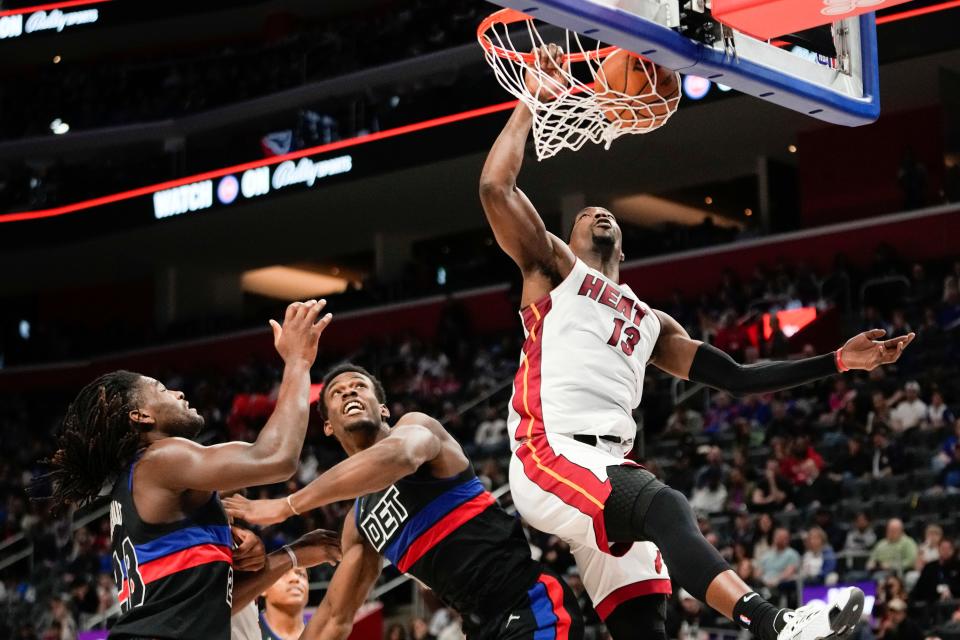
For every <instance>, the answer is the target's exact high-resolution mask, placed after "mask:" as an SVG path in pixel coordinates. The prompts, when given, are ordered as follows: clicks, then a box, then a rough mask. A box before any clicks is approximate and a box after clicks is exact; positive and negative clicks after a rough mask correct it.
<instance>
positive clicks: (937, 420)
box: [924, 389, 956, 429]
mask: <svg viewBox="0 0 960 640" xmlns="http://www.w3.org/2000/svg"><path fill="white" fill-rule="evenodd" d="M955 419H956V418H955V417H954V415H953V411H951V410H950V407H948V406H947V404H946V403H945V402H944V401H943V393H942V392H941V391H940V390H939V389H934V390H933V393H931V394H930V404H929V405H928V406H927V415H926V416H925V417H924V427H925V428H928V429H942V428H943V427H946V426H950V425H952V424H953V422H954V420H955Z"/></svg>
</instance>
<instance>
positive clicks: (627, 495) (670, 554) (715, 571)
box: [603, 466, 730, 602]
mask: <svg viewBox="0 0 960 640" xmlns="http://www.w3.org/2000/svg"><path fill="white" fill-rule="evenodd" d="M607 477H609V478H610V483H611V492H610V495H609V497H608V498H607V502H606V506H605V507H604V510H603V518H604V524H605V525H606V528H607V539H608V540H610V541H612V542H627V541H640V542H643V541H648V542H652V543H654V544H655V545H657V547H658V548H659V549H660V552H661V553H662V554H663V560H664V562H665V563H666V565H667V568H668V569H669V570H670V575H671V577H672V578H673V579H674V581H675V582H677V583H678V584H679V585H680V586H681V587H683V588H684V589H686V590H687V591H689V592H690V593H691V594H692V595H693V597H695V598H697V599H698V600H701V601H703V602H706V597H707V588H708V587H709V586H710V583H711V582H713V580H714V578H716V577H717V576H718V575H720V574H721V573H723V572H724V571H726V570H728V569H729V568H730V566H729V565H728V564H727V562H726V561H725V560H724V559H723V557H722V556H721V555H720V552H719V551H717V550H716V549H715V548H714V547H713V546H712V545H711V544H710V543H709V542H707V541H706V539H705V538H704V537H703V535H702V534H701V533H700V527H699V526H697V519H696V517H695V516H694V514H693V509H692V508H691V507H690V503H689V502H688V501H687V498H686V496H684V495H683V494H682V493H680V492H679V491H676V490H675V489H671V488H670V487H668V486H666V485H665V484H663V483H662V482H660V481H659V480H657V479H656V478H655V477H654V476H653V474H652V473H650V472H649V471H647V470H646V469H641V468H637V467H627V466H621V467H608V468H607Z"/></svg>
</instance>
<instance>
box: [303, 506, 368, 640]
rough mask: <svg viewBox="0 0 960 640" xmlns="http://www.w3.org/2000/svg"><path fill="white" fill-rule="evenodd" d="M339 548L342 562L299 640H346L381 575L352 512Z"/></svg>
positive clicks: (347, 520)
mask: <svg viewBox="0 0 960 640" xmlns="http://www.w3.org/2000/svg"><path fill="white" fill-rule="evenodd" d="M342 546H343V560H341V562H340V566H338V567H337V570H336V571H335V572H334V574H333V579H332V580H331V581H330V588H328V589H327V593H326V595H324V597H323V601H322V602H321V603H320V606H318V607H317V610H316V612H315V613H314V614H313V618H311V619H310V623H309V624H308V625H307V628H306V629H304V630H303V634H302V635H301V636H300V640H344V639H345V638H347V637H348V636H349V635H350V632H351V631H352V630H353V619H354V617H355V616H356V615H357V610H358V609H360V606H361V605H362V604H363V603H364V601H365V600H366V599H367V595H368V594H369V593H370V589H371V588H372V587H373V585H374V583H375V582H376V581H377V577H378V576H379V575H380V566H381V560H380V556H379V555H378V554H377V552H376V551H375V550H374V549H373V547H371V546H370V545H369V543H367V542H366V541H364V540H363V538H361V537H360V532H359V531H357V525H356V514H355V512H354V511H351V512H350V513H349V514H347V519H346V521H345V522H344V525H343V538H342Z"/></svg>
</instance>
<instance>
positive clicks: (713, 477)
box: [690, 467, 727, 514]
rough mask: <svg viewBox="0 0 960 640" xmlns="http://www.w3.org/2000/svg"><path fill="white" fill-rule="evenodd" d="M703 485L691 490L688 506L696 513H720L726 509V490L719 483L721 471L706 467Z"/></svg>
mask: <svg viewBox="0 0 960 640" xmlns="http://www.w3.org/2000/svg"><path fill="white" fill-rule="evenodd" d="M702 481H703V485H702V486H699V487H697V488H696V489H694V490H693V497H691V498H690V506H691V507H693V510H694V511H696V512H698V513H706V514H715V513H722V512H723V511H724V510H725V509H726V507H727V488H726V487H725V486H724V485H723V483H722V482H721V471H720V470H719V469H717V468H715V467H708V468H707V473H706V474H705V475H704V476H703V479H702Z"/></svg>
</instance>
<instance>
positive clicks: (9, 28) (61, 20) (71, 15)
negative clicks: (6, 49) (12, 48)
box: [0, 9, 100, 40]
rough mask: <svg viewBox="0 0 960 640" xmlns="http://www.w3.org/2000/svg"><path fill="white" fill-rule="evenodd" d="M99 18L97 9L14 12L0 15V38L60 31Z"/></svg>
mask: <svg viewBox="0 0 960 640" xmlns="http://www.w3.org/2000/svg"><path fill="white" fill-rule="evenodd" d="M98 20H100V10H99V9H81V10H79V11H61V10H60V9H52V10H50V11H34V12H33V13H29V14H25V13H16V14H13V15H7V16H3V17H0V40H10V39H13V38H19V37H21V36H24V35H31V34H34V33H43V32H56V33H61V32H63V31H64V30H65V29H70V28H72V27H76V26H79V25H84V24H94V23H95V22H97V21H98Z"/></svg>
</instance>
